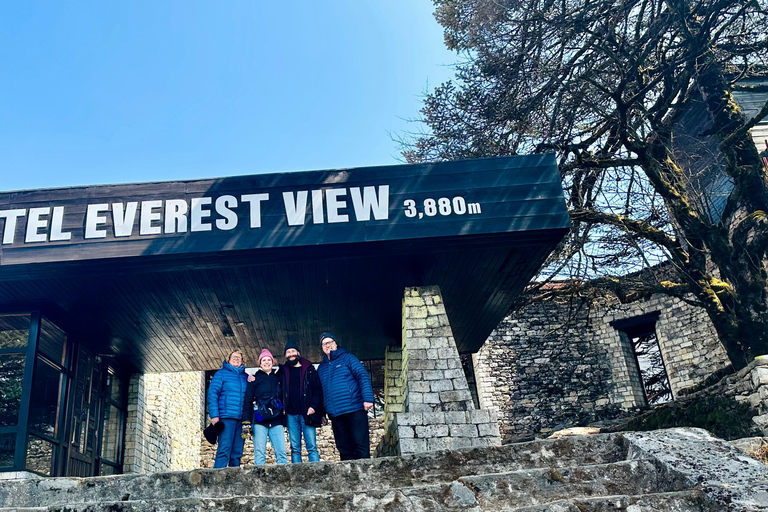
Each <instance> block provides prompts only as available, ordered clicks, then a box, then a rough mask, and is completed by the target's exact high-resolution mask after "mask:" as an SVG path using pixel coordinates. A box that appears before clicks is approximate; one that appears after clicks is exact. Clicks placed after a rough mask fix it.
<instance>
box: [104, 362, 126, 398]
mask: <svg viewBox="0 0 768 512" xmlns="http://www.w3.org/2000/svg"><path fill="white" fill-rule="evenodd" d="M107 388H108V389H109V392H108V393H107V395H108V396H109V398H110V399H111V400H114V401H115V402H117V403H121V402H122V398H123V381H122V380H121V379H120V377H118V376H117V375H115V374H114V373H112V369H111V368H110V370H109V374H107Z"/></svg>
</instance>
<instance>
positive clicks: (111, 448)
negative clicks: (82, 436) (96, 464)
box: [101, 404, 122, 462]
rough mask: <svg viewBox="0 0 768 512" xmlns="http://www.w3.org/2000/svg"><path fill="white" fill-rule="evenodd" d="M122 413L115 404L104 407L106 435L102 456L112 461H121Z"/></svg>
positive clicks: (103, 441) (103, 439)
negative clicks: (119, 450) (119, 451)
mask: <svg viewBox="0 0 768 512" xmlns="http://www.w3.org/2000/svg"><path fill="white" fill-rule="evenodd" d="M121 419H122V415H121V413H120V410H119V409H118V408H117V407H115V406H114V405H111V404H110V405H108V406H107V407H105V408H104V435H103V437H102V440H101V456H102V458H104V459H107V460H108V461H110V462H120V460H119V457H120V454H119V453H118V449H119V447H120V442H119V441H120V424H121Z"/></svg>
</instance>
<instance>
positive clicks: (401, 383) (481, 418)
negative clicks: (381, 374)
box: [377, 286, 501, 455]
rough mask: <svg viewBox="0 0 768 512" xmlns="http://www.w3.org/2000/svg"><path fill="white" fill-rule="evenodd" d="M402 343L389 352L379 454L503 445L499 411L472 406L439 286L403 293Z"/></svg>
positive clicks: (416, 288)
mask: <svg viewBox="0 0 768 512" xmlns="http://www.w3.org/2000/svg"><path fill="white" fill-rule="evenodd" d="M402 343H403V344H402V349H400V350H398V349H396V348H389V349H388V350H387V365H386V372H387V375H386V386H387V387H386V389H385V394H386V411H385V426H386V434H385V437H384V438H383V440H382V442H381V443H380V445H379V448H378V449H377V455H396V454H400V455H405V454H408V453H415V452H425V451H433V450H444V449H455V448H466V447H471V446H499V445H501V436H500V434H499V425H498V419H497V416H496V412H495V411H489V410H484V409H476V408H475V406H474V403H473V401H472V395H471V393H470V391H469V386H468V384H467V378H466V376H465V375H464V370H463V369H462V366H461V359H460V358H459V352H458V350H457V349H456V342H455V340H454V338H453V332H452V331H451V326H450V323H449V321H448V315H447V314H446V311H445V305H444V304H443V298H442V296H441V295H440V289H439V288H438V287H437V286H424V287H413V288H410V287H409V288H406V289H405V296H404V297H403V340H402ZM398 363H399V364H398ZM398 366H399V367H400V368H399V370H398V368H397V367H398Z"/></svg>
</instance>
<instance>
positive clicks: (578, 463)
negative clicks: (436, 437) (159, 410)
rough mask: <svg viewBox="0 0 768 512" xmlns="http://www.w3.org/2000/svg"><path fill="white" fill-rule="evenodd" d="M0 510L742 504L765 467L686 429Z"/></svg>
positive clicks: (169, 479)
mask: <svg viewBox="0 0 768 512" xmlns="http://www.w3.org/2000/svg"><path fill="white" fill-rule="evenodd" d="M0 507H5V508H0V512H9V511H11V510H13V511H15V512H23V511H28V512H31V511H43V510H46V511H49V512H54V511H61V512H64V511H66V512H102V511H103V512H121V511H124V512H148V511H158V512H166V511H168V512H170V511H179V512H181V511H184V512H190V511H197V510H199V511H204V510H205V511H226V512H246V511H256V510H258V511H260V512H271V511H275V512H277V511H281V512H294V511H296V512H297V511H299V510H310V511H316V512H326V511H327V512H330V511H347V510H348V511H353V510H354V511H357V510H362V511H368V510H370V511H373V510H389V511H393V512H395V511H401V510H402V511H406V510H407V511H416V512H419V511H424V512H427V511H430V512H438V511H456V510H469V511H472V512H480V511H519V512H544V511H554V512H590V511H593V512H607V511H609V510H610V511H621V510H625V511H627V512H643V511H651V510H653V511H659V512H715V511H733V512H736V511H738V512H746V511H749V512H753V511H768V468H766V467H765V466H762V465H761V464H759V463H757V461H754V460H753V459H749V458H747V457H744V456H743V455H741V454H740V453H739V452H738V450H737V449H736V448H733V447H732V446H731V445H730V444H729V443H726V442H724V441H721V440H718V439H715V438H712V437H711V436H709V434H707V433H706V432H704V431H700V430H696V429H672V430H669V431H659V432H651V433H626V434H606V435H594V436H584V437H570V438H563V439H558V440H545V441H533V442H529V443H521V444H516V445H509V446H504V447H500V448H475V449H465V450H455V451H446V452H432V453H422V454H414V455H410V456H405V457H386V458H380V459H372V460H364V461H349V462H341V463H336V462H320V463H312V464H298V465H286V466H266V467H264V466H262V467H247V468H228V469H221V470H211V469H206V470H195V471H188V472H174V473H158V474H152V475H117V476H109V477H97V478H81V479H79V478H51V479H31V480H15V481H4V482H0Z"/></svg>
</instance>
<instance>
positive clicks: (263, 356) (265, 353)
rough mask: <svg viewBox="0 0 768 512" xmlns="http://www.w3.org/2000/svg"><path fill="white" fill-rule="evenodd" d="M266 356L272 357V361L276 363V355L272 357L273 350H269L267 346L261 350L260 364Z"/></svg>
mask: <svg viewBox="0 0 768 512" xmlns="http://www.w3.org/2000/svg"><path fill="white" fill-rule="evenodd" d="M265 357H268V358H270V359H271V360H272V363H273V364H274V362H275V358H274V357H272V352H270V351H269V350H268V349H266V348H265V349H264V350H262V351H261V354H259V364H261V360H262V359H264V358H265Z"/></svg>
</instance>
